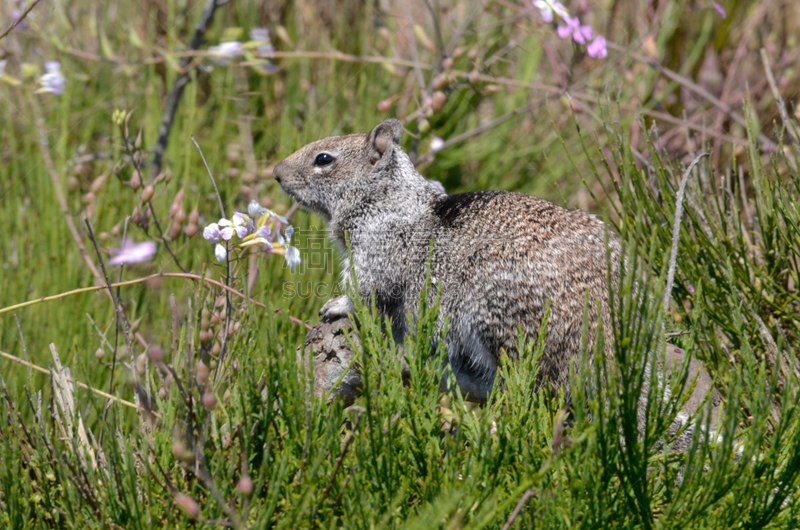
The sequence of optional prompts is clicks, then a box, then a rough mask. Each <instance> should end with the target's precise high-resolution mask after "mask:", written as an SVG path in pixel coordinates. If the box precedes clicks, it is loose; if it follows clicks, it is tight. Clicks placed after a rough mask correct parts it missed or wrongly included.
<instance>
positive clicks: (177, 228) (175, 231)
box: [169, 222, 183, 241]
mask: <svg viewBox="0 0 800 530" xmlns="http://www.w3.org/2000/svg"><path fill="white" fill-rule="evenodd" d="M182 230H183V227H182V226H181V224H180V223H178V222H175V223H172V231H171V232H170V234H169V238H170V239H171V240H173V241H175V240H176V239H178V238H179V237H180V236H181V231H182Z"/></svg>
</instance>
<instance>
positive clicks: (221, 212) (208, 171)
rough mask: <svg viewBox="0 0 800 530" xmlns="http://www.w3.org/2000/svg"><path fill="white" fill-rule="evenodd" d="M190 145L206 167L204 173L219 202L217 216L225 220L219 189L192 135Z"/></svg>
mask: <svg viewBox="0 0 800 530" xmlns="http://www.w3.org/2000/svg"><path fill="white" fill-rule="evenodd" d="M191 138H192V143H193V144H194V146H195V147H196V148H197V152H198V153H200V158H201V159H202V160H203V165H204V166H205V167H206V172H207V173H208V178H210V179H211V184H212V185H213V186H214V191H215V192H216V193H217V200H218V201H219V215H220V217H222V218H223V219H225V205H224V204H223V203H222V195H220V193H219V188H218V187H217V181H216V180H214V174H213V173H211V168H209V167H208V162H206V157H205V156H203V150H202V149H200V146H199V145H198V144H197V140H195V139H194V135H192V136H191Z"/></svg>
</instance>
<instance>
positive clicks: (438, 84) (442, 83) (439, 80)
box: [431, 73, 448, 90]
mask: <svg viewBox="0 0 800 530" xmlns="http://www.w3.org/2000/svg"><path fill="white" fill-rule="evenodd" d="M447 81H448V75H447V74H445V73H441V74H439V75H437V76H436V77H434V78H433V82H432V83H431V86H432V87H433V88H434V89H435V90H441V89H443V88H444V87H446V86H447Z"/></svg>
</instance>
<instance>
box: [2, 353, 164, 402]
mask: <svg viewBox="0 0 800 530" xmlns="http://www.w3.org/2000/svg"><path fill="white" fill-rule="evenodd" d="M0 357H5V358H6V359H8V360H9V361H13V362H15V363H17V364H22V365H25V366H27V367H28V370H30V369H31V368H33V369H34V370H36V371H37V372H41V373H43V374H47V375H48V376H50V370H47V369H45V368H42V367H41V366H37V365H35V364H33V363H31V362H28V361H25V360H23V359H20V358H19V357H16V356H14V355H11V354H10V353H6V352H4V351H0ZM65 377H66V378H67V381H69V382H70V383H73V384H76V385H78V386H79V387H81V388H85V389H86V390H89V391H91V392H94V393H95V394H97V395H98V396H102V397H104V398H106V399H111V400H114V401H116V402H117V403H120V404H122V405H125V406H126V407H131V408H134V409H139V408H141V407H139V406H138V405H136V404H135V403H131V402H130V401H126V400H124V399H122V398H118V397H117V396H113V395H111V394H109V393H107V392H103V391H102V390H98V389H96V388H92V387H90V386H89V385H87V384H86V383H82V382H80V381H76V380H74V379H72V378H71V377H68V376H65ZM152 414H153V415H154V416H156V417H160V416H159V414H158V413H157V412H152Z"/></svg>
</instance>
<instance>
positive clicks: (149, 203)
mask: <svg viewBox="0 0 800 530" xmlns="http://www.w3.org/2000/svg"><path fill="white" fill-rule="evenodd" d="M128 116H129V117H130V114H128ZM123 143H124V144H125V150H126V151H127V152H128V156H129V157H131V162H133V167H134V169H136V173H137V174H138V175H139V181H140V182H144V175H142V170H141V169H140V168H139V162H137V161H136V157H135V156H133V151H131V145H130V142H129V141H128V125H127V123H126V125H125V138H124V139H123ZM147 206H149V207H150V213H151V214H152V216H153V223H155V225H156V230H158V235H159V236H161V242H162V243H164V248H166V249H167V252H169V254H170V256H172V260H173V261H174V262H175V264H176V265H177V266H178V268H179V269H180V270H182V271H183V272H189V271H188V270H187V269H186V267H184V266H183V265H182V264H181V262H180V260H179V259H178V256H176V255H175V252H173V250H172V247H170V245H169V242H168V241H167V237H166V236H165V235H164V231H163V230H162V229H161V223H160V222H159V221H158V215H156V211H155V209H154V208H153V201H151V200H150V201H147ZM143 224H144V223H143Z"/></svg>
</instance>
